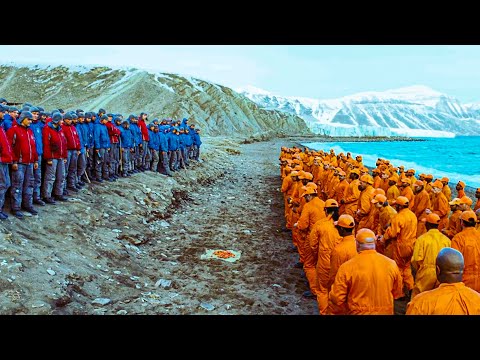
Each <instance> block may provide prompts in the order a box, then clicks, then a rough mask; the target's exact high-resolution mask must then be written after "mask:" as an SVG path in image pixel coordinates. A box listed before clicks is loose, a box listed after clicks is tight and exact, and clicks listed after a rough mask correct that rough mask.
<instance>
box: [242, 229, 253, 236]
mask: <svg viewBox="0 0 480 360" xmlns="http://www.w3.org/2000/svg"><path fill="white" fill-rule="evenodd" d="M243 233H244V234H245V235H252V232H251V231H250V230H243Z"/></svg>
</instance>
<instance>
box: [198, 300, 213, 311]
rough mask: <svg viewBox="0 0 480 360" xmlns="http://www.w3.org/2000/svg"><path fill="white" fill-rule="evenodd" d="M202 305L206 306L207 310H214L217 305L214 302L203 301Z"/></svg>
mask: <svg viewBox="0 0 480 360" xmlns="http://www.w3.org/2000/svg"><path fill="white" fill-rule="evenodd" d="M200 307H201V308H204V309H205V310H207V311H212V310H214V309H215V306H213V305H212V304H209V303H205V302H203V303H201V304H200Z"/></svg>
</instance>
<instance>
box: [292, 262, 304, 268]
mask: <svg viewBox="0 0 480 360" xmlns="http://www.w3.org/2000/svg"><path fill="white" fill-rule="evenodd" d="M293 267H294V268H296V269H303V263H301V262H300V261H299V262H297V263H296V264H295V265H293Z"/></svg>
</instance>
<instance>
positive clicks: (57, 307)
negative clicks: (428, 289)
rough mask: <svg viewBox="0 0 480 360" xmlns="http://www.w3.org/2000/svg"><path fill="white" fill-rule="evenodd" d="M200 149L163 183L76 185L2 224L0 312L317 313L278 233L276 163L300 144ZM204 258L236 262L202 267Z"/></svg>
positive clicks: (213, 144)
mask: <svg viewBox="0 0 480 360" xmlns="http://www.w3.org/2000/svg"><path fill="white" fill-rule="evenodd" d="M204 140H205V144H204V146H202V159H203V162H201V163H193V164H192V165H191V167H190V168H189V169H188V170H182V171H180V172H178V173H175V175H174V177H173V178H168V177H166V176H164V175H160V174H157V173H152V172H145V173H140V174H136V175H134V176H133V177H130V178H128V179H120V180H118V181H117V182H115V183H108V184H105V183H104V184H102V185H88V186H87V188H86V189H84V190H83V191H81V192H80V193H78V194H76V195H75V196H71V197H70V200H69V202H67V203H59V204H57V205H54V206H46V207H38V210H39V215H38V216H33V217H28V218H25V219H24V220H18V219H16V218H14V217H13V216H10V217H9V219H7V220H5V221H2V222H1V223H0V287H1V289H2V291H1V292H0V314H95V315H102V314H109V315H110V314H118V315H124V314H128V315H132V314H149V315H153V314H228V315H249V314H282V315H288V314H292V315H314V314H317V304H316V301H315V300H309V299H305V298H303V297H302V293H303V292H304V291H305V290H306V289H307V283H306V280H305V279H304V278H303V277H302V271H301V270H299V269H296V268H293V264H295V262H297V260H298V257H297V254H294V253H291V252H288V251H287V247H288V246H289V245H290V244H291V235H290V233H285V232H281V230H280V229H281V228H282V227H283V225H284V218H283V198H282V194H281V193H280V192H279V188H280V185H281V181H280V176H279V175H280V174H279V166H278V154H279V150H280V147H281V146H293V145H296V144H298V143H299V142H301V139H298V138H283V139H275V140H267V141H260V142H259V141H257V140H265V139H261V138H255V139H252V138H248V139H245V138H238V139H232V138H221V137H215V138H205V139H204ZM213 249H225V250H233V251H236V252H240V253H241V256H240V258H239V259H238V260H237V261H235V262H232V263H230V262H226V261H223V260H219V259H209V260H205V259H202V255H203V254H205V252H206V251H207V250H213ZM405 307H406V302H405V301H396V303H395V313H396V314H404V313H405Z"/></svg>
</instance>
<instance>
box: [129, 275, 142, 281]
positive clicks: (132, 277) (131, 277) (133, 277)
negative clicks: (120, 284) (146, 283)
mask: <svg viewBox="0 0 480 360" xmlns="http://www.w3.org/2000/svg"><path fill="white" fill-rule="evenodd" d="M138 279H140V278H139V277H138V276H130V280H132V281H137V280H138Z"/></svg>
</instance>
